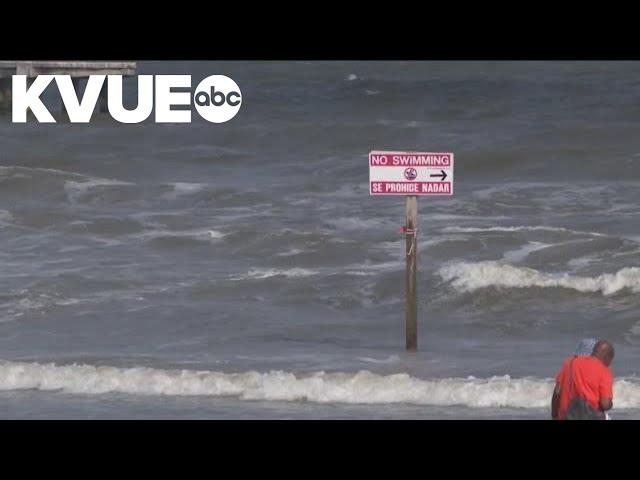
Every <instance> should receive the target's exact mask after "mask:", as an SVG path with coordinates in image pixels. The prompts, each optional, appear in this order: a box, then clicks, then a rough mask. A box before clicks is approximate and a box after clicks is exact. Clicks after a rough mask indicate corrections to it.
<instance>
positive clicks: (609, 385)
mask: <svg viewBox="0 0 640 480" xmlns="http://www.w3.org/2000/svg"><path fill="white" fill-rule="evenodd" d="M599 390H600V392H599V393H600V402H599V403H600V410H602V411H603V412H606V411H607V410H611V409H612V408H613V375H612V373H611V371H610V370H609V369H607V371H606V373H605V375H603V377H602V380H601V382H600V389H599Z"/></svg>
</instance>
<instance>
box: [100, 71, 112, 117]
mask: <svg viewBox="0 0 640 480" xmlns="http://www.w3.org/2000/svg"><path fill="white" fill-rule="evenodd" d="M107 83H108V79H107V78H105V80H104V84H103V85H102V89H101V90H100V96H99V97H98V113H107V110H108V108H109V107H108V103H109V100H108V94H107V92H108V88H107Z"/></svg>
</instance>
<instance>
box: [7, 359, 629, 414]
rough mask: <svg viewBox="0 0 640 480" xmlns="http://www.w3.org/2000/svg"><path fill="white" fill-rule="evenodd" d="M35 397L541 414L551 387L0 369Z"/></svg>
mask: <svg viewBox="0 0 640 480" xmlns="http://www.w3.org/2000/svg"><path fill="white" fill-rule="evenodd" d="M614 388H615V395H616V400H615V402H616V408H638V407H640V384H639V383H637V381H635V380H631V379H619V380H617V381H616V384H615V387H614ZM23 389H37V390H47V391H63V392H68V393H76V394H104V393H126V394H133V395H170V396H194V395H197V396H211V397H237V398H239V399H241V400H270V401H291V402H293V401H306V402H313V403H346V404H393V403H405V404H414V405H444V406H448V405H464V406H468V407H512V408H546V407H548V405H549V398H550V395H551V392H552V390H553V381H552V380H551V379H536V378H510V377H509V376H506V375H505V376H497V377H491V378H484V379H480V378H473V377H469V378H466V379H464V378H442V379H429V380H426V379H419V378H415V377H411V376H410V375H408V374H405V373H400V374H394V375H378V374H375V373H372V372H369V371H366V370H363V371H360V372H357V373H325V372H317V373H312V374H307V375H295V374H293V373H290V372H283V371H271V372H268V373H260V372H255V371H249V372H243V373H222V372H213V371H195V370H161V369H154V368H126V369H123V368H115V367H106V366H104V367H95V366H91V365H76V364H74V365H66V366H62V365H61V366H58V365H54V364H40V363H26V362H0V390H23Z"/></svg>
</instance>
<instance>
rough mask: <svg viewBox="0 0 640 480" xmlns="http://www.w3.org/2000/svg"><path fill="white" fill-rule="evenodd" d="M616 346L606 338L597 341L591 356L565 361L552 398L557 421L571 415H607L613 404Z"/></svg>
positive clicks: (552, 414) (575, 416)
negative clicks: (613, 370) (611, 368)
mask: <svg viewBox="0 0 640 480" xmlns="http://www.w3.org/2000/svg"><path fill="white" fill-rule="evenodd" d="M614 356H615V351H614V348H613V345H612V344H611V343H609V342H608V341H606V340H600V341H598V342H596V345H595V347H594V348H593V353H592V354H591V356H573V357H571V358H568V359H567V360H565V362H564V364H563V365H562V368H561V369H560V371H559V372H558V374H557V375H556V386H555V389H554V391H553V397H552V399H551V417H552V418H553V419H554V420H566V419H568V418H569V419H572V418H585V419H587V418H593V419H597V418H600V419H602V420H604V419H605V418H606V415H605V412H606V411H607V410H610V409H611V408H612V407H613V373H612V372H611V370H610V369H609V365H611V362H612V361H613V357H614Z"/></svg>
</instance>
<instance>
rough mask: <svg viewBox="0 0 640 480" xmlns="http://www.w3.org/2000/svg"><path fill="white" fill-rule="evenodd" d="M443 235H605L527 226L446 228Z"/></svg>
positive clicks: (562, 228)
mask: <svg viewBox="0 0 640 480" xmlns="http://www.w3.org/2000/svg"><path fill="white" fill-rule="evenodd" d="M442 231H443V232H445V233H484V232H524V231H532V232H535V231H542V232H559V233H572V234H577V235H590V236H593V237H606V235H604V234H602V233H597V232H581V231H578V230H571V229H569V228H564V227H545V226H541V225H540V226H537V225H534V226H527V225H519V226H513V227H446V228H444V229H443V230H442Z"/></svg>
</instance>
